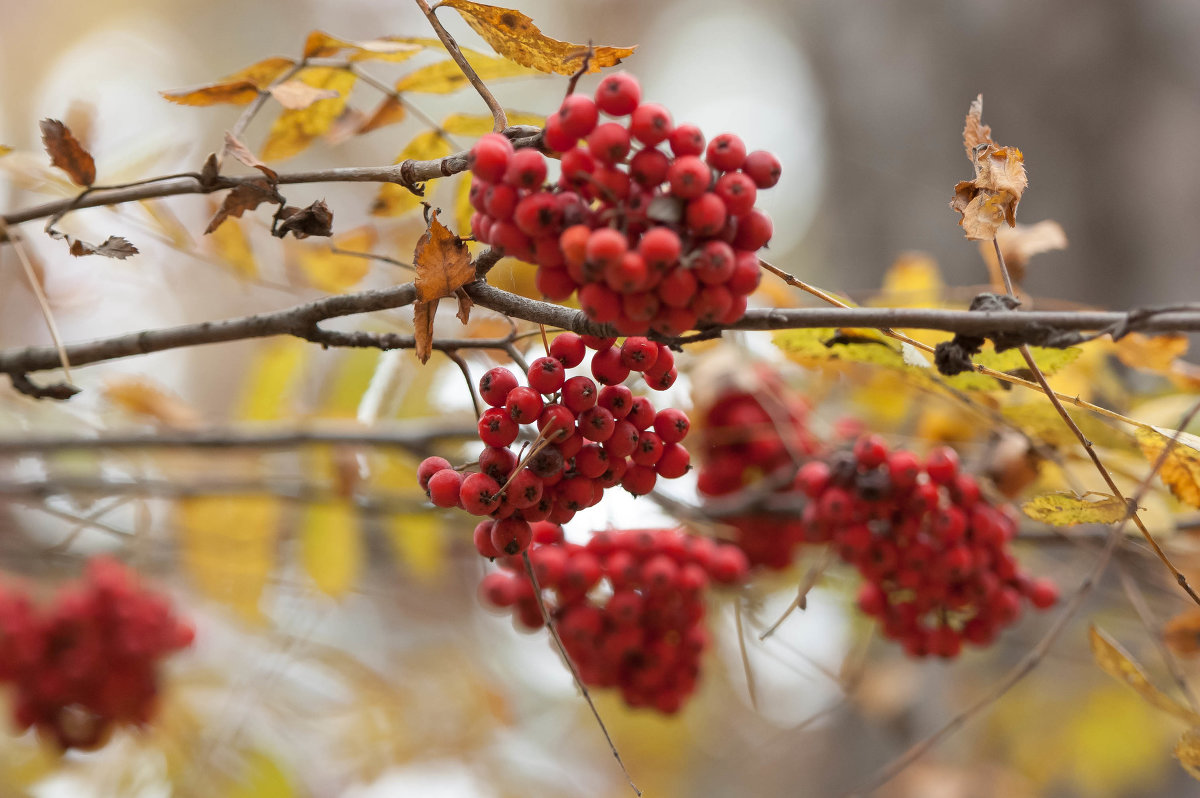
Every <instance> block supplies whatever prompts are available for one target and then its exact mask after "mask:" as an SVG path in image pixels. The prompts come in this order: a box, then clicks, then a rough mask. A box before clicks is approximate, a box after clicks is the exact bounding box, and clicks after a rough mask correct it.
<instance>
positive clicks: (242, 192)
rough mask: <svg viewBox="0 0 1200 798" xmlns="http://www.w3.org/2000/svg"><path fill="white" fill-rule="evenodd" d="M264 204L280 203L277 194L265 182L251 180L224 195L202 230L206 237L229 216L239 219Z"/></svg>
mask: <svg viewBox="0 0 1200 798" xmlns="http://www.w3.org/2000/svg"><path fill="white" fill-rule="evenodd" d="M264 202H274V203H278V202H280V196H279V192H278V191H276V190H275V187H274V186H273V185H271V184H270V183H268V182H267V181H266V180H251V181H248V182H246V183H242V184H241V185H239V186H237V187H235V188H234V189H233V190H232V191H230V192H229V193H228V194H226V195H225V199H224V200H223V201H222V202H221V207H220V208H218V209H217V212H216V213H215V214H213V218H212V220H211V221H209V223H208V227H206V228H204V234H205V235H208V234H209V233H211V232H212V231H213V230H216V229H217V228H218V227H220V226H221V222H223V221H225V220H226V219H227V218H228V217H230V216H236V217H240V216H241V215H242V214H243V213H245V212H246V211H252V210H254V209H255V208H257V207H258V206H259V205H261V204H262V203H264Z"/></svg>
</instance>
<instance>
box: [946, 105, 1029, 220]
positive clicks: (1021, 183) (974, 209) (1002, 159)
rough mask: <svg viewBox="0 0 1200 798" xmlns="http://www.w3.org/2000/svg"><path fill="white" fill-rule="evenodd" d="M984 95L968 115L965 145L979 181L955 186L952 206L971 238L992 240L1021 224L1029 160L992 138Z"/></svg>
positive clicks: (1016, 150) (964, 138)
mask: <svg viewBox="0 0 1200 798" xmlns="http://www.w3.org/2000/svg"><path fill="white" fill-rule="evenodd" d="M982 116H983V95H982V94H981V95H979V96H978V97H976V98H975V101H974V102H972V103H971V108H970V110H969V111H968V112H967V121H966V126H965V127H964V128H963V145H964V146H965V147H966V149H967V157H968V158H970V159H971V162H972V164H974V166H975V179H974V180H963V181H960V182H959V183H958V184H957V185H955V186H954V198H953V199H952V200H951V201H950V207H951V208H952V209H953V210H955V211H957V212H958V213H960V214H961V215H962V218H961V219H960V220H959V224H960V225H961V226H962V228H963V232H965V233H966V236H967V238H970V239H973V240H980V241H990V240H991V239H992V238H994V237H995V236H996V231H997V230H998V229H999V228H1000V225H1001V224H1003V223H1004V222H1007V223H1008V225H1009V227H1012V226H1014V225H1016V223H1017V218H1016V217H1017V205H1018V203H1020V201H1021V195H1022V194H1023V193H1024V191H1025V187H1026V186H1027V185H1028V184H1029V179H1028V178H1027V177H1026V175H1025V157H1024V156H1023V155H1022V154H1021V151H1020V150H1018V149H1017V148H1016V147H1001V146H999V145H998V144H996V143H995V142H994V141H992V139H991V128H990V127H988V126H986V125H984V124H983V123H982Z"/></svg>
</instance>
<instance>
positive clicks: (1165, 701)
mask: <svg viewBox="0 0 1200 798" xmlns="http://www.w3.org/2000/svg"><path fill="white" fill-rule="evenodd" d="M1088 639H1089V641H1090V642H1091V647H1092V658H1093V659H1094V660H1095V661H1096V664H1097V665H1099V666H1100V669H1101V670H1102V671H1104V672H1105V673H1107V674H1108V675H1109V676H1111V677H1113V678H1114V679H1116V680H1117V681H1119V682H1123V683H1124V684H1126V685H1128V686H1129V687H1131V688H1133V691H1134V692H1135V693H1137V694H1138V695H1140V696H1141V697H1142V698H1143V699H1144V700H1145V701H1146V702H1147V703H1148V704H1150V705H1151V706H1153V707H1157V708H1158V709H1161V710H1163V711H1164V712H1167V713H1168V714H1171V715H1174V716H1175V717H1177V718H1180V719H1182V720H1185V721H1187V722H1188V723H1190V724H1192V725H1200V715H1197V714H1196V713H1195V712H1193V711H1192V710H1191V709H1189V708H1187V707H1186V706H1184V705H1183V704H1181V703H1179V702H1178V701H1176V700H1175V699H1173V698H1171V697H1170V696H1168V695H1166V694H1165V693H1163V692H1162V691H1161V690H1159V689H1158V688H1157V687H1155V686H1154V685H1152V684H1151V683H1150V680H1149V679H1148V678H1146V674H1145V672H1144V671H1143V670H1142V668H1141V666H1140V665H1138V664H1137V663H1136V662H1134V661H1133V659H1132V658H1131V657H1130V656H1129V653H1128V652H1126V651H1125V650H1124V649H1123V648H1121V646H1120V645H1119V644H1118V643H1117V642H1116V641H1115V640H1113V639H1112V638H1111V637H1109V636H1108V635H1107V634H1105V633H1104V632H1102V631H1100V630H1099V629H1098V628H1096V626H1095V625H1094V624H1093V625H1092V626H1091V628H1090V629H1089V630H1088Z"/></svg>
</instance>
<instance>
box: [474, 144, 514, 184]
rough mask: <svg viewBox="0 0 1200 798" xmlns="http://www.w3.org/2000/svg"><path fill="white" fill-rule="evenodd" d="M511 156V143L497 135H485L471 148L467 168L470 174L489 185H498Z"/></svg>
mask: <svg viewBox="0 0 1200 798" xmlns="http://www.w3.org/2000/svg"><path fill="white" fill-rule="evenodd" d="M512 154H513V145H512V142H511V141H509V140H508V139H506V138H505V137H504V136H501V135H500V134H499V133H486V134H484V135H483V136H480V138H479V141H477V142H475V146H474V147H472V148H471V153H470V155H468V156H467V166H468V167H469V168H470V170H471V172H472V173H473V174H475V175H476V176H478V177H479V179H480V180H486V181H488V182H489V183H498V182H500V181H501V180H502V179H503V178H504V172H505V170H506V169H507V168H508V160H509V158H510V157H511V156H512Z"/></svg>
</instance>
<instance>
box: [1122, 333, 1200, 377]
mask: <svg viewBox="0 0 1200 798" xmlns="http://www.w3.org/2000/svg"><path fill="white" fill-rule="evenodd" d="M1114 346H1115V350H1116V355H1117V359H1118V360H1120V361H1121V362H1122V363H1124V364H1125V365H1126V366H1128V367H1129V368H1131V369H1140V370H1142V371H1152V372H1154V373H1155V374H1170V373H1171V372H1172V370H1173V368H1174V366H1175V361H1176V360H1178V359H1179V358H1181V357H1183V356H1184V355H1185V354H1187V350H1188V337H1187V336H1186V335H1143V334H1142V333H1137V332H1134V333H1127V334H1126V335H1124V336H1122V337H1121V340H1119V341H1117V342H1116V344H1115V345H1114Z"/></svg>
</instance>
